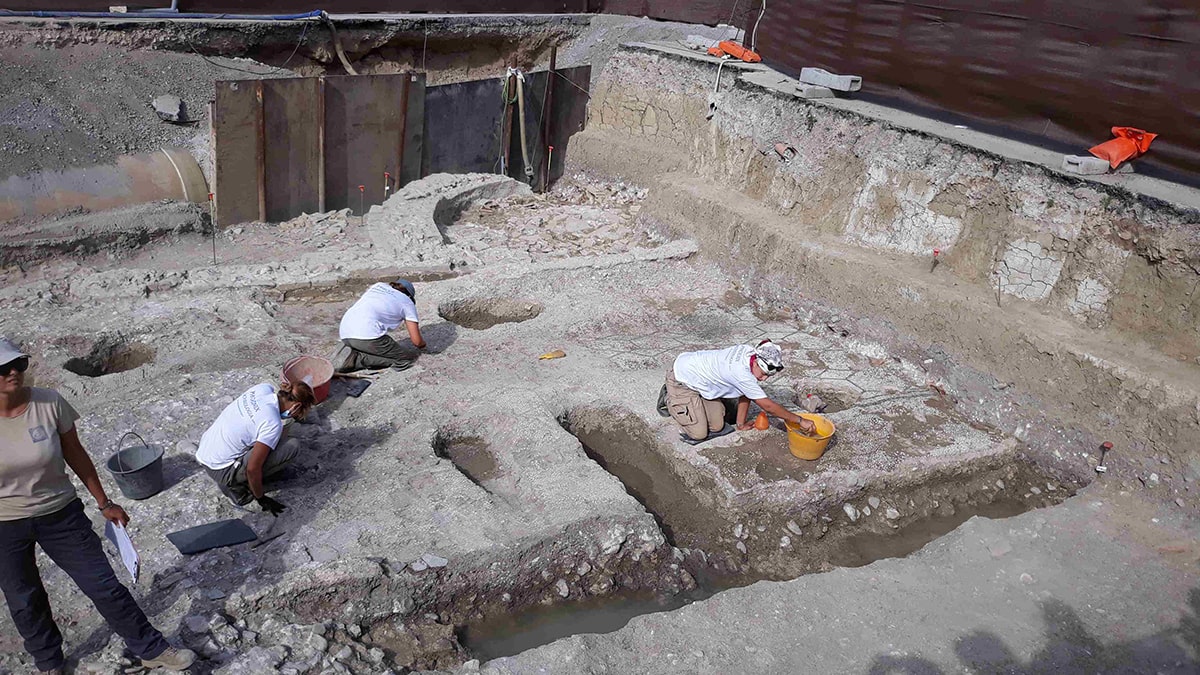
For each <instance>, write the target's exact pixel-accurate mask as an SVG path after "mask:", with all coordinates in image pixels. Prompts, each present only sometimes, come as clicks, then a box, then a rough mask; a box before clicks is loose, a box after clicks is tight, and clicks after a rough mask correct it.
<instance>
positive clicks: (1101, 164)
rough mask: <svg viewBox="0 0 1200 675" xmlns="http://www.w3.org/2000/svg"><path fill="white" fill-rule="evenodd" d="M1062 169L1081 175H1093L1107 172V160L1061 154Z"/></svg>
mask: <svg viewBox="0 0 1200 675" xmlns="http://www.w3.org/2000/svg"><path fill="white" fill-rule="evenodd" d="M1062 169H1063V171H1068V172H1070V173H1077V174H1079V175H1081V176H1094V175H1097V174H1101V173H1108V161H1107V160H1103V159H1100V158H1099V157H1091V156H1081V155H1063V162H1062Z"/></svg>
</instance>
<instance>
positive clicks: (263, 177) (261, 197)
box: [254, 80, 267, 222]
mask: <svg viewBox="0 0 1200 675" xmlns="http://www.w3.org/2000/svg"><path fill="white" fill-rule="evenodd" d="M254 99H255V111H254V129H255V140H254V165H255V169H256V170H257V175H256V184H257V186H258V220H260V221H262V222H266V220H267V123H266V108H265V103H264V101H263V83H262V80H258V81H257V82H255V83H254Z"/></svg>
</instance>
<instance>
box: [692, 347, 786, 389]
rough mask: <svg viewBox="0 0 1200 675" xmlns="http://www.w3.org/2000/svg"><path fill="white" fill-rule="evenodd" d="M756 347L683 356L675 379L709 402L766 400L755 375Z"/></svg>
mask: <svg viewBox="0 0 1200 675" xmlns="http://www.w3.org/2000/svg"><path fill="white" fill-rule="evenodd" d="M752 354H754V347H751V346H749V345H737V346H734V347H729V348H728V349H708V350H705V351H701V352H684V353H682V354H680V355H679V356H677V357H675V379H676V380H679V383H680V384H682V385H685V386H686V387H687V388H688V389H692V390H695V391H697V392H700V395H701V396H703V397H704V398H706V399H709V400H716V399H719V398H737V397H738V396H745V397H746V398H748V399H752V400H753V399H760V398H766V397H767V395H766V394H765V393H763V390H762V387H761V386H759V384H758V380H757V379H755V377H754V373H752V372H750V356H751V355H752Z"/></svg>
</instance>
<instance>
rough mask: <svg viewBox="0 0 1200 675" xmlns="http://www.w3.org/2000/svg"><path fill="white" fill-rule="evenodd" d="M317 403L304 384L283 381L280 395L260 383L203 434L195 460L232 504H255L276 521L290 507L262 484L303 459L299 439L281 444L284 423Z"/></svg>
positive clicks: (228, 408)
mask: <svg viewBox="0 0 1200 675" xmlns="http://www.w3.org/2000/svg"><path fill="white" fill-rule="evenodd" d="M315 403H316V397H315V396H314V395H313V390H312V388H311V387H309V386H308V385H307V384H305V383H303V382H295V383H287V382H285V383H283V384H281V385H279V390H278V391H276V390H275V388H274V387H272V386H271V385H269V384H266V383H265V382H264V383H263V384H256V385H254V386H253V387H251V388H249V389H247V390H246V392H245V393H244V394H242V395H241V396H239V397H237V399H236V400H234V402H233V403H230V404H229V405H227V406H225V409H224V410H222V411H221V414H220V416H218V417H217V421H215V422H213V423H212V426H210V427H209V428H208V431H205V432H204V436H202V437H201V438H200V444H199V448H198V449H197V450H196V460H197V461H198V462H200V464H201V465H203V466H204V468H205V469H206V470H207V471H208V476H209V478H212V479H213V482H215V483H216V484H217V487H218V488H220V490H221V494H223V495H225V496H226V497H228V498H229V501H231V502H233V503H234V504H236V505H238V506H243V505H245V504H249V503H250V500H251V499H255V500H257V501H258V505H259V506H261V507H262V510H263V511H267V512H269V513H271V514H272V515H276V516H277V515H279V514H280V513H282V512H283V509H284V508H286V507H284V505H283V504H280V503H279V502H277V501H275V500H274V499H271V498H270V497H268V496H267V495H266V492H265V491H264V490H263V479H264V478H266V477H268V476H271V475H273V474H275V473H278V472H279V471H280V470H281V469H283V467H285V466H286V465H287V463H288V462H290V461H292V460H293V459H295V458H296V455H298V454H300V444H299V443H298V442H297V441H296V440H295V439H290V440H288V441H287V442H282V443H281V441H282V439H283V435H284V428H283V427H284V420H285V419H287V418H289V417H291V418H295V419H298V420H302V419H304V416H305V415H307V414H308V411H309V410H310V409H311V408H312V407H313V405H314V404H315Z"/></svg>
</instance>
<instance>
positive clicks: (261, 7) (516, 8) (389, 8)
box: [4, 0, 587, 14]
mask: <svg viewBox="0 0 1200 675" xmlns="http://www.w3.org/2000/svg"><path fill="white" fill-rule="evenodd" d="M147 4H150V5H153V4H155V3H147ZM159 4H161V5H163V6H164V7H165V6H168V5H170V4H171V3H170V2H165V3H159ZM112 5H113V3H112V2H110V1H109V0H5V2H4V9H6V10H12V11H21V12H27V11H72V12H107V11H108V8H109V7H111V6H112ZM586 6H587V2H586V0H458V1H457V2H454V3H446V2H438V1H437V0H350V1H348V2H347V1H345V0H342V1H341V2H338V3H331V4H330V5H328V6H326V7H325V8H326V9H327V11H329V12H331V13H339V14H349V13H356V12H367V13H369V12H383V13H389V14H404V13H408V12H420V13H437V14H447V13H450V14H511V13H521V14H526V13H537V14H561V13H564V12H586V11H587V9H586ZM178 8H179V11H180V12H189V13H211V12H227V13H230V14H300V13H303V12H310V11H313V10H314V9H320V8H321V7H320V5H319V4H314V3H312V2H308V1H306V0H254V1H252V2H238V1H237V0H180V2H179V4H178Z"/></svg>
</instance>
